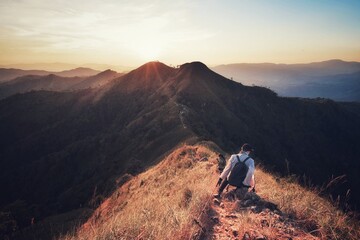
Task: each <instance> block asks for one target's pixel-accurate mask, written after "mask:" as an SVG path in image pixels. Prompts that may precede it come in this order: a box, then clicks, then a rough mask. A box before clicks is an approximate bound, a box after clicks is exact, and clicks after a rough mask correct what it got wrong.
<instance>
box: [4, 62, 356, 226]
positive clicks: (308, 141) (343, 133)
mask: <svg viewBox="0 0 360 240" xmlns="http://www.w3.org/2000/svg"><path fill="white" fill-rule="evenodd" d="M359 109H360V108H359V105H358V104H350V103H336V102H333V101H331V100H323V99H297V98H281V97H278V96H277V95H276V94H275V93H274V92H272V91H271V90H269V89H266V88H261V87H247V86H243V85H242V84H239V83H237V82H234V81H231V80H229V79H227V78H225V77H223V76H220V75H218V74H217V73H214V72H212V71H211V70H209V69H208V68H207V67H206V66H205V65H204V64H202V63H199V62H195V63H187V64H184V65H182V66H181V67H180V68H178V69H174V68H171V67H168V66H166V65H164V64H162V63H159V62H150V63H147V64H145V65H143V66H141V67H139V68H138V69H135V70H133V71H131V72H129V73H128V74H126V75H124V76H121V77H119V78H117V79H115V80H114V81H111V82H109V83H108V84H105V85H104V86H102V87H100V88H96V89H86V90H82V91H77V92H64V93H59V92H47V91H38V92H30V93H25V94H21V95H14V96H11V97H8V98H6V99H3V100H1V101H0V146H1V148H0V166H1V167H0V188H1V189H2V195H1V199H0V206H1V210H0V211H1V212H3V213H4V214H5V213H7V212H9V211H10V212H11V209H22V210H21V211H18V212H16V214H13V215H11V216H12V218H11V219H12V220H15V221H16V222H17V224H18V226H19V227H20V228H22V227H25V226H28V225H29V224H30V223H31V218H32V217H35V219H38V220H41V219H43V218H45V217H47V216H54V215H57V214H60V213H67V212H71V211H73V210H74V209H79V206H81V207H82V209H84V210H85V209H91V208H94V207H96V206H97V203H99V201H101V199H103V198H104V197H105V196H107V195H108V194H110V193H111V192H112V191H113V190H114V189H115V188H116V187H117V186H118V185H119V184H120V185H121V184H122V183H123V182H124V181H125V179H126V177H125V176H129V175H126V174H130V175H134V174H137V173H139V172H142V171H143V170H144V169H146V168H147V167H148V166H150V165H153V164H154V163H156V162H157V161H159V160H160V159H161V158H162V156H163V155H164V154H165V153H167V152H168V151H170V150H172V149H174V148H175V147H176V146H178V145H179V144H182V143H183V142H187V143H196V142H198V141H201V140H211V141H214V142H215V143H216V144H218V145H219V146H220V147H221V148H223V149H224V150H225V151H228V152H234V151H238V150H239V147H240V145H241V144H243V143H244V142H250V143H251V144H253V145H254V146H255V148H256V153H257V156H258V159H257V161H258V162H261V163H262V164H264V165H265V166H266V167H267V168H269V169H273V170H275V171H278V172H280V173H284V174H291V173H295V174H298V175H299V176H303V175H306V177H308V178H311V180H312V182H313V183H315V184H319V185H321V184H323V183H325V182H328V180H329V179H330V178H331V176H339V175H343V174H346V176H347V182H346V183H345V184H343V185H339V186H336V187H337V188H336V189H331V190H334V191H333V193H335V194H338V193H341V194H345V193H346V192H347V190H348V189H349V188H350V189H351V196H352V204H354V205H356V204H357V203H358V202H359V199H360V195H359V193H357V192H356V190H355V189H356V188H357V187H358V186H359V184H360V180H359V178H358V177H357V176H358V175H359V174H360V172H359V171H360V168H359V162H358V161H357V159H358V157H359V156H360V142H359V141H358V139H359V136H360V129H359V128H360V124H359V123H360V117H359V112H360V110H359ZM14 189H16V190H14ZM9 221H10V220H9Z"/></svg>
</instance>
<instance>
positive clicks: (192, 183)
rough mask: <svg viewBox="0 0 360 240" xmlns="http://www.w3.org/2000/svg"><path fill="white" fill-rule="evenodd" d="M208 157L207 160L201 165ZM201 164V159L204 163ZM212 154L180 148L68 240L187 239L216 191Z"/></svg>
mask: <svg viewBox="0 0 360 240" xmlns="http://www.w3.org/2000/svg"><path fill="white" fill-rule="evenodd" d="M204 157H206V158H207V159H208V161H200V160H201V159H203V158H204ZM203 160H204V159H203ZM215 171H216V155H215V153H213V152H211V151H210V150H208V149H206V148H204V147H201V146H194V147H189V146H187V147H182V148H179V149H177V150H176V151H175V152H173V153H172V154H171V155H169V156H168V157H167V158H166V159H165V160H164V161H162V162H161V163H159V164H158V165H157V166H155V167H153V168H151V169H149V170H148V171H146V172H144V173H142V174H140V175H138V176H137V177H135V178H133V179H132V180H130V181H129V182H128V183H126V184H124V185H123V186H122V187H121V188H120V189H118V191H116V192H115V193H114V194H113V195H112V196H111V198H109V199H108V200H107V201H105V202H104V203H103V204H102V205H101V206H100V208H99V209H98V210H97V211H96V212H95V214H94V215H93V217H92V218H91V219H90V220H89V221H88V222H87V223H86V224H85V225H84V226H83V227H82V228H81V229H79V230H78V232H77V233H76V234H73V235H67V236H64V237H61V239H63V240H70V239H189V238H190V237H191V236H193V235H194V234H195V233H196V232H198V231H199V229H200V227H199V226H198V225H197V224H196V223H194V219H197V220H199V216H200V214H201V212H202V210H203V209H204V207H205V205H206V203H207V202H209V199H212V198H211V194H212V190H214V188H215V184H216V180H217V177H218V174H215Z"/></svg>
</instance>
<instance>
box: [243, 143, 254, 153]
mask: <svg viewBox="0 0 360 240" xmlns="http://www.w3.org/2000/svg"><path fill="white" fill-rule="evenodd" d="M241 151H242V152H247V153H252V152H254V148H253V147H252V146H251V145H250V144H248V143H245V144H244V145H242V147H241Z"/></svg>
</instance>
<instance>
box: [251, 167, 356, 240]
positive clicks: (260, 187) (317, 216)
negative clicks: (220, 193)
mask: <svg viewBox="0 0 360 240" xmlns="http://www.w3.org/2000/svg"><path fill="white" fill-rule="evenodd" d="M255 176H256V180H257V192H258V194H259V196H261V197H262V198H263V199H265V200H267V201H271V202H273V203H275V204H277V205H278V207H279V209H280V210H281V211H282V212H284V213H287V214H289V215H290V216H293V217H294V220H295V221H297V222H298V223H299V225H300V226H302V227H303V228H304V229H305V230H307V232H308V233H311V234H312V235H315V236H318V237H320V238H321V239H327V238H328V239H354V240H355V239H360V226H359V223H358V222H356V221H355V220H354V219H352V218H351V217H349V216H348V215H347V214H345V213H344V212H342V211H341V210H339V209H338V208H336V207H335V206H334V205H333V204H331V203H330V201H328V200H326V199H324V198H321V197H319V192H318V190H316V189H311V190H310V189H306V188H304V187H301V186H300V185H299V184H298V183H297V182H296V181H294V180H293V179H286V178H276V177H274V176H273V175H271V174H269V173H266V171H265V170H264V169H262V168H259V167H258V168H257V170H256V173H255Z"/></svg>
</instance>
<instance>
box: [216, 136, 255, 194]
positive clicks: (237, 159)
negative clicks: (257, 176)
mask: <svg viewBox="0 0 360 240" xmlns="http://www.w3.org/2000/svg"><path fill="white" fill-rule="evenodd" d="M251 152H254V149H253V148H252V147H251V146H250V145H249V144H247V143H245V144H244V145H243V146H242V147H241V150H240V153H239V154H234V155H231V157H230V159H229V161H228V164H227V165H226V167H225V169H224V171H223V172H222V173H221V175H220V178H219V181H218V182H217V184H216V186H219V189H218V193H217V194H215V195H214V197H216V198H220V195H221V193H222V192H223V190H224V189H225V188H226V186H227V185H232V186H236V187H237V190H240V191H241V195H245V194H246V192H248V191H249V189H250V188H252V189H253V191H254V190H255V181H254V172H255V162H254V160H253V159H252V158H251V157H250V156H249V155H250V153H251Z"/></svg>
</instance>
